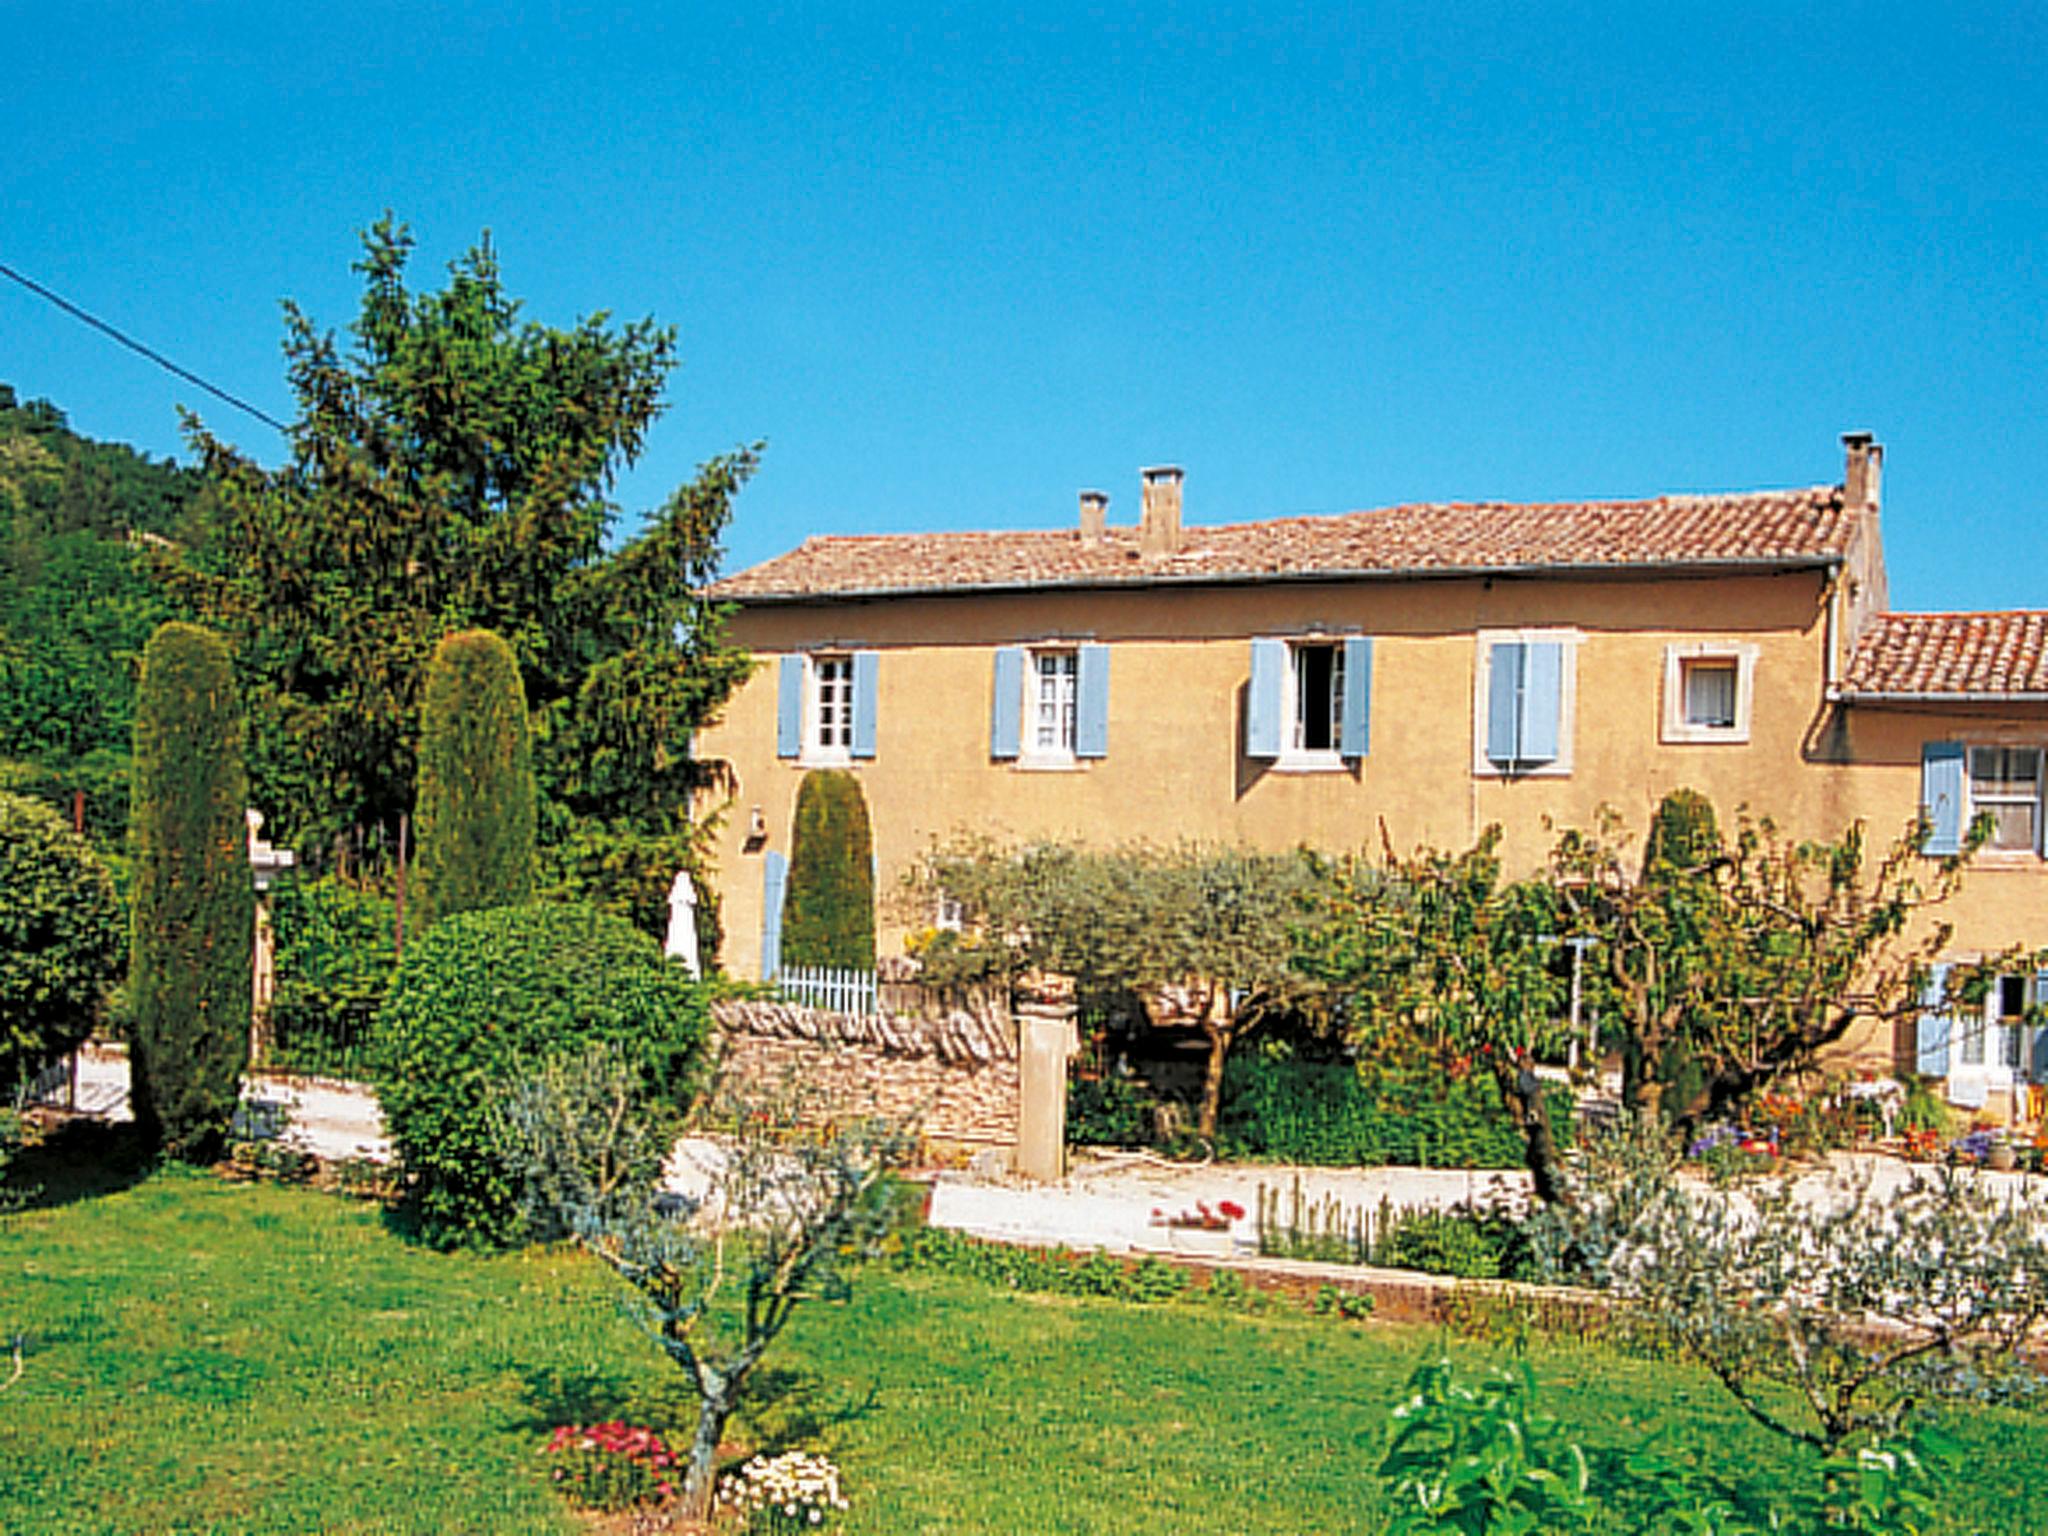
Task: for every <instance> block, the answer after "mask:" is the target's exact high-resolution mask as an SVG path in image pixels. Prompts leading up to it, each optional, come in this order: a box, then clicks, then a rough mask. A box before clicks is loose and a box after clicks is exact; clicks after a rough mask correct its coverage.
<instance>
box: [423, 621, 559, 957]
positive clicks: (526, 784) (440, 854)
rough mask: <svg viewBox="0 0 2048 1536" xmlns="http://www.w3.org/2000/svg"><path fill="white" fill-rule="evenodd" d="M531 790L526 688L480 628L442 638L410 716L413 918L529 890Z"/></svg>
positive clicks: (517, 898) (510, 898)
mask: <svg viewBox="0 0 2048 1536" xmlns="http://www.w3.org/2000/svg"><path fill="white" fill-rule="evenodd" d="M533 828H534V791H533V760H532V748H531V746H530V745H529V742H528V737H527V725H526V694H525V691H524V689H523V688H522V687H521V684H520V681H519V663H518V661H517V660H516V659H515V658H514V657H513V655H512V648H511V647H510V646H508V645H507V644H506V643H505V642H504V641H503V640H501V639H499V638H498V637H497V636H496V635H494V634H492V633H491V632H490V631H489V630H483V629H472V630H465V631H463V632H461V633H460V634H453V635H448V636H446V637H444V638H443V639H442V641H441V643H440V644H439V645H437V646H435V647H434V655H433V659H432V660H431V661H429V662H428V664H427V677H426V703H425V705H424V707H423V709H422V712H421V721H420V772H419V826H418V837H419V850H420V856H419V866H418V869H419V908H418V911H419V920H418V925H417V926H418V927H419V929H420V930H421V931H424V930H426V929H427V928H429V927H431V926H432V925H433V923H434V922H435V921H436V920H437V919H439V918H443V917H449V916H452V915H453V914H455V913H457V912H470V911H475V910H477V909H478V908H482V907H506V906H515V905H517V904H518V903H520V902H523V901H527V900H529V899H530V898H531V897H532V895H533V857H534V855H533Z"/></svg>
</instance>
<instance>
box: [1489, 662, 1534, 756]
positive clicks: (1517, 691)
mask: <svg viewBox="0 0 2048 1536" xmlns="http://www.w3.org/2000/svg"><path fill="white" fill-rule="evenodd" d="M1525 649H1526V647H1525V646H1523V644H1522V643H1521V641H1519V640H1496V641H1494V642H1493V648H1492V655H1491V658H1490V660H1489V661H1488V664H1487V674H1488V681H1487V685H1486V687H1487V692H1486V756H1487V759H1488V761H1490V762H1495V763H1512V762H1514V761H1516V760H1517V759H1518V758H1519V757H1520V756H1521V754H1522V655H1523V652H1524V650H1525Z"/></svg>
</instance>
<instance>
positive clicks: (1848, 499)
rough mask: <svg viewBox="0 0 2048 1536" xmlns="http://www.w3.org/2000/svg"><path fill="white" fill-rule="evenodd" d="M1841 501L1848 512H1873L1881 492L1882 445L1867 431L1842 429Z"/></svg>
mask: <svg viewBox="0 0 2048 1536" xmlns="http://www.w3.org/2000/svg"><path fill="white" fill-rule="evenodd" d="M1842 447H1843V449H1844V451H1845V452H1846V454H1847V462H1846V463H1845V464H1844V465H1843V467H1842V500H1843V502H1844V503H1846V504H1847V505H1848V507H1849V509H1850V510H1851V511H1861V510H1863V509H1865V508H1868V509H1869V510H1871V511H1873V512H1874V511H1876V510H1877V506H1878V502H1879V500H1880V498H1881V497H1882V494H1883V480H1884V444H1883V443H1880V442H1879V441H1878V440H1877V439H1876V438H1875V437H1873V436H1872V435H1871V434H1870V433H1868V432H1844V433H1843V434H1842Z"/></svg>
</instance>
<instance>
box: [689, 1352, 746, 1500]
mask: <svg viewBox="0 0 2048 1536" xmlns="http://www.w3.org/2000/svg"><path fill="white" fill-rule="evenodd" d="M737 1397H738V1394H737V1393H736V1392H734V1391H733V1390H732V1384H731V1382H730V1381H724V1382H718V1383H715V1384H714V1383H712V1382H710V1381H707V1380H704V1379H700V1380H699V1382H698V1384H697V1433H696V1434H695V1435H694V1436H692V1437H691V1440H690V1464H689V1466H688V1467H686V1468H685V1469H684V1472H683V1513H684V1514H686V1515H688V1516H689V1517H690V1518H691V1519H692V1520H703V1519H707V1518H709V1516H710V1514H711V1493H712V1477H713V1475H714V1473H715V1472H716V1470H717V1466H716V1462H717V1457H718V1442H719V1441H720V1440H722V1439H724V1438H725V1421H726V1420H727V1419H729V1418H731V1417H732V1410H733V1407H734V1404H735V1401H736V1400H737Z"/></svg>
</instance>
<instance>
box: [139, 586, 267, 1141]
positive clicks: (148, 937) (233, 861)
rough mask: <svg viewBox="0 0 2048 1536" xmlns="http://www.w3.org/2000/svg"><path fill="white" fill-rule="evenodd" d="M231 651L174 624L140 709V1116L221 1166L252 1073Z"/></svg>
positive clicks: (238, 725)
mask: <svg viewBox="0 0 2048 1536" xmlns="http://www.w3.org/2000/svg"><path fill="white" fill-rule="evenodd" d="M242 748H243V722H242V710H241V705H240V702H239V700H238V699H237V697H236V693H235V682H234V676H233V673H232V671H231V670H230V666H229V661H228V652H227V647H226V646H225V645H223V644H222V643H221V641H220V639H219V638H218V637H217V636H215V635H214V634H212V633H211V632H210V631H207V630H204V629H200V628H198V627H197V626H195V625H191V624H166V625H164V626H163V627H162V628H160V629H158V630H157V632H156V633H155V634H154V635H152V636H151V637H150V640H149V644H148V645H147V646H146V647H145V648H144V649H143V653H142V677H141V681H140V683H139V684H138V686H137V689H136V697H135V777H134V807H133V811H132V813H131V815H130V819H129V825H130V827H131V828H132V830H133V834H134V838H135V877H134V888H133V894H134V940H133V947H132V950H131V958H130V961H129V969H128V993H129V1003H130V1008H131V1012H132V1016H133V1021H134V1035H133V1040H132V1049H131V1056H130V1060H131V1064H132V1067H133V1075H134V1102H135V1118H136V1120H137V1122H138V1123H139V1124H140V1125H141V1126H142V1128H143V1131H144V1134H145V1135H147V1136H148V1137H149V1138H150V1139H151V1140H152V1141H155V1142H156V1143H158V1144H159V1145H161V1146H162V1147H163V1148H164V1149H165V1150H166V1151H169V1152H172V1153H174V1154H175V1155H177V1156H180V1157H184V1158H188V1159H190V1160H193V1161H197V1162H210V1161H211V1160H212V1159H213V1158H214V1157H215V1156H216V1155H217V1154H218V1153H219V1150H220V1146H221V1143H222V1141H223V1139H224V1138H225V1137H226V1135H227V1128H228V1121H229V1120H230V1119H231V1118H232V1117H233V1115H234V1109H235V1101H236V1098H237V1096H238V1094H239V1092H240V1087H241V1079H242V1072H243V1069H244V1068H246V1067H247V1066H248V1064H249V1009H250V1002H251V998H250V992H251V985H250V976H251V972H250V948H251V945H252V944H253V942H254V935H255V899H256V898H255V891H254V888H253V886H252V885H251V882H250V878H249V844H248V836H249V833H248V820H247V815H248V811H247V806H248V780H247V778H246V777H245V776H244V773H243V768H242Z"/></svg>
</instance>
